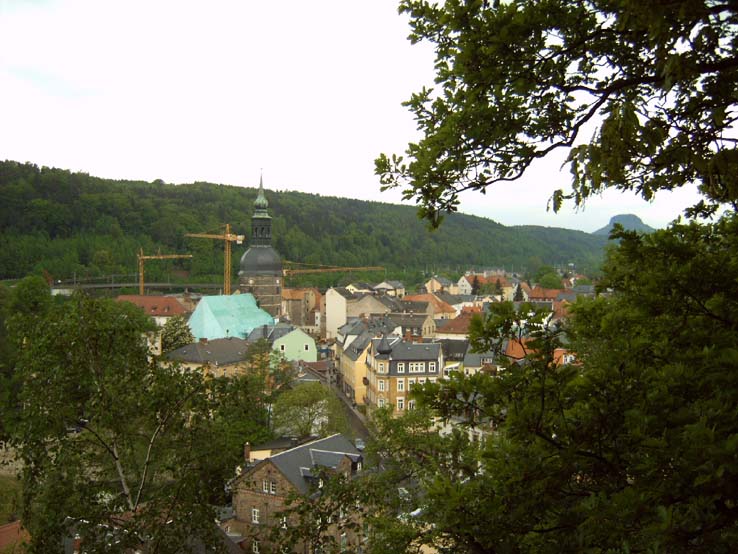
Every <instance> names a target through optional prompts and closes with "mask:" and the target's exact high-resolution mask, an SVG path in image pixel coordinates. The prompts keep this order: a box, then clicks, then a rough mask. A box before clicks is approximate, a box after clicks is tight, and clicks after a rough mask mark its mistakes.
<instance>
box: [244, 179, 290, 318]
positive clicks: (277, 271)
mask: <svg viewBox="0 0 738 554" xmlns="http://www.w3.org/2000/svg"><path fill="white" fill-rule="evenodd" d="M267 208H269V202H267V199H266V196H265V195H264V183H263V180H262V179H259V193H258V195H257V196H256V200H255V201H254V215H253V216H252V217H251V237H249V249H248V250H246V252H245V253H244V255H243V256H242V257H241V264H240V267H241V269H240V271H239V272H238V282H239V290H240V291H241V292H248V293H251V294H253V295H254V297H255V298H256V301H257V303H258V305H259V307H260V308H262V309H264V310H265V311H267V312H269V313H270V314H271V315H272V316H273V317H275V318H278V317H279V316H280V315H281V314H282V259H281V258H280V256H279V254H277V251H276V250H274V248H272V218H271V216H270V215H269V213H268V212H267Z"/></svg>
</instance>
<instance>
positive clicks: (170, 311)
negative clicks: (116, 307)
mask: <svg viewBox="0 0 738 554" xmlns="http://www.w3.org/2000/svg"><path fill="white" fill-rule="evenodd" d="M116 300H117V301H118V302H130V303H131V304H135V305H136V306H138V307H139V308H141V309H143V311H144V312H145V313H146V315H150V316H153V317H169V316H175V315H181V314H184V313H186V312H187V310H185V308H184V306H182V304H180V303H179V302H178V301H177V299H176V298H174V297H172V296H140V295H138V294H121V295H120V296H118V298H116Z"/></svg>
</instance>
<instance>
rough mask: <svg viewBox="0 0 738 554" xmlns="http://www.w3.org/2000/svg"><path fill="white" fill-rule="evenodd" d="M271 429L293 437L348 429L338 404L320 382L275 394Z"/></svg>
mask: <svg viewBox="0 0 738 554" xmlns="http://www.w3.org/2000/svg"><path fill="white" fill-rule="evenodd" d="M274 428H275V430H276V431H278V432H279V433H282V434H285V435H291V436H295V437H309V436H311V435H318V436H321V437H326V436H328V435H331V434H333V433H343V432H346V431H347V430H348V421H347V419H346V414H345V412H344V409H343V405H342V404H341V401H340V400H339V399H338V398H337V397H336V395H335V393H334V392H333V391H332V390H331V389H329V388H327V387H325V386H324V385H322V384H321V383H304V384H300V385H297V386H295V388H293V389H291V390H287V391H285V392H283V393H282V394H280V395H279V397H278V398H277V400H276V401H275V403H274Z"/></svg>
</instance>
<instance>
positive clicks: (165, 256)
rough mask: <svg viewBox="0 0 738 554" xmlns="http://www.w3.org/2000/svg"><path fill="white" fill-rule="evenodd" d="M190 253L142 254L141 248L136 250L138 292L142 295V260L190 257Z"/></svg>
mask: <svg viewBox="0 0 738 554" xmlns="http://www.w3.org/2000/svg"><path fill="white" fill-rule="evenodd" d="M191 257H192V254H156V255H151V256H144V251H143V248H141V249H140V250H139V251H138V294H140V295H141V296H143V295H144V261H146V260H177V259H180V258H191Z"/></svg>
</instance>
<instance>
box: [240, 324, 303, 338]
mask: <svg viewBox="0 0 738 554" xmlns="http://www.w3.org/2000/svg"><path fill="white" fill-rule="evenodd" d="M295 329H297V327H295V326H294V325H291V324H289V323H277V324H276V325H259V326H258V327H255V328H254V330H253V331H251V333H249V336H248V337H247V338H246V340H248V341H249V342H256V341H258V340H261V339H266V340H268V341H269V342H270V343H273V342H274V341H275V340H277V339H281V338H282V337H283V336H285V335H288V334H290V333H291V332H292V331H294V330H295Z"/></svg>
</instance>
